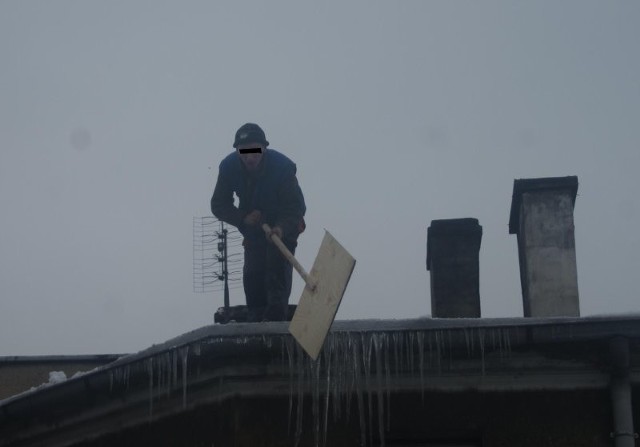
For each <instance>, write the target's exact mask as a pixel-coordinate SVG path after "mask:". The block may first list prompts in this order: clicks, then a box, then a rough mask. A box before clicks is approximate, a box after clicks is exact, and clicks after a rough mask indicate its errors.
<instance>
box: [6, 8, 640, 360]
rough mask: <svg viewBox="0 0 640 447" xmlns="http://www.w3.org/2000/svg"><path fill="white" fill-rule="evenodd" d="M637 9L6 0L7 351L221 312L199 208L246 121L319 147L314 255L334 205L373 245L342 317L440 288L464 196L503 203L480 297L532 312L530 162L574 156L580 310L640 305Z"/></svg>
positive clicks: (134, 345)
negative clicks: (434, 252) (524, 198)
mask: <svg viewBox="0 0 640 447" xmlns="http://www.w3.org/2000/svg"><path fill="white" fill-rule="evenodd" d="M638 23H640V3H639V2H637V1H634V0H628V1H606V2H605V1H588V0H576V1H555V0H554V1H537V2H515V1H513V2H511V1H503V2H493V1H492V2H489V1H455V2H452V1H387V2H379V1H329V2H305V1H288V2H282V1H270V2H259V1H255V2H254V1H251V2H249V1H220V2H210V1H171V2H170V1H156V0H153V1H152V0H148V1H129V0H127V1H124V0H123V1H117V0H116V1H80V0H77V1H71V0H57V1H45V0H42V1H35V0H24V1H18V0H0V64H1V67H2V69H1V70H0V355H37V354H84V353H87V354H88V353H108V352H133V351H137V350H140V349H143V348H145V347H147V346H150V345H151V344H154V343H159V342H162V341H164V340H166V339H168V338H171V337H173V336H176V335H179V334H181V333H184V332H187V331H189V330H191V329H194V328H196V327H200V326H202V325H206V324H210V323H211V322H212V321H213V313H214V311H215V309H216V308H217V307H219V306H221V305H222V296H220V295H217V296H214V295H213V294H196V293H193V290H192V218H193V217H194V216H206V215H209V214H210V211H209V199H210V195H211V192H212V189H213V185H214V183H215V179H216V175H217V166H218V163H219V161H220V160H221V159H222V158H223V157H224V156H225V155H226V154H227V153H229V152H230V151H231V150H232V147H231V145H232V141H233V135H234V133H235V131H236V129H237V128H238V127H239V126H240V125H242V124H243V123H245V122H247V121H251V122H257V123H259V124H260V125H261V126H262V127H263V128H264V129H265V131H266V133H267V138H268V140H269V141H270V142H271V146H272V147H273V148H277V149H279V150H281V151H282V152H284V153H285V154H287V155H288V156H290V157H291V158H292V159H294V161H296V163H297V165H298V177H299V180H300V183H301V186H302V188H303V191H304V193H305V197H306V201H307V205H308V214H307V224H308V228H307V232H306V233H304V234H303V236H302V237H301V239H300V246H299V250H298V255H299V256H298V257H299V259H300V261H301V262H302V264H303V265H305V266H307V268H310V267H311V265H312V263H313V259H314V258H315V255H316V252H317V250H318V247H319V245H320V241H321V238H322V235H323V228H326V229H328V230H330V231H331V232H332V234H334V236H335V237H336V238H337V239H338V240H339V241H340V242H341V243H342V244H343V245H344V246H345V247H346V248H347V249H348V250H349V251H350V252H351V253H352V254H353V256H354V257H355V258H356V259H357V265H356V270H355V272H354V274H353V276H352V279H351V283H350V285H349V287H348V289H347V293H346V294H345V297H344V300H343V303H342V306H341V308H340V311H339V313H338V316H337V318H339V319H351V318H412V317H417V316H422V315H427V314H429V313H430V301H429V299H430V298H429V280H428V275H427V271H426V269H425V255H426V248H425V244H426V231H427V227H428V226H429V224H430V222H431V221H432V220H434V219H446V218H457V217H476V218H478V219H479V221H480V224H481V225H482V226H483V230H484V235H483V239H482V248H481V251H480V283H481V284H480V287H481V301H482V314H483V316H487V317H513V316H522V299H521V292H520V283H519V276H518V262H517V247H516V238H515V236H513V235H509V234H508V227H507V224H508V219H509V207H510V204H511V192H512V187H513V180H514V179H515V178H532V177H547V176H565V175H577V176H578V177H579V181H580V187H579V190H578V199H577V202H576V209H575V223H576V246H577V256H578V280H579V288H580V306H581V311H582V314H583V315H593V314H603V313H624V312H638V311H640V303H639V301H638V296H637V276H638V272H639V271H640V257H639V256H638V254H639V253H640V232H638V228H639V227H640V207H639V205H638V195H637V194H638V191H639V190H640V176H638V173H637V170H638V168H639V167H640V57H639V56H638V48H639V46H640V26H638ZM301 287H302V282H301V281H300V280H299V279H297V278H296V280H295V283H294V291H293V293H292V297H291V302H292V303H296V302H297V301H298V298H299V296H300V292H301ZM231 301H232V304H242V303H244V296H243V294H242V292H241V291H234V293H232V296H231Z"/></svg>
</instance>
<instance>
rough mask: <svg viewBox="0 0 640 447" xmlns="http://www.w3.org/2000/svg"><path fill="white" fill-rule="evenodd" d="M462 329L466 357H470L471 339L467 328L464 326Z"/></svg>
mask: <svg viewBox="0 0 640 447" xmlns="http://www.w3.org/2000/svg"><path fill="white" fill-rule="evenodd" d="M462 331H463V333H464V341H465V343H466V344H467V358H471V340H470V339H469V338H470V337H469V330H468V329H467V328H464V329H463V330H462Z"/></svg>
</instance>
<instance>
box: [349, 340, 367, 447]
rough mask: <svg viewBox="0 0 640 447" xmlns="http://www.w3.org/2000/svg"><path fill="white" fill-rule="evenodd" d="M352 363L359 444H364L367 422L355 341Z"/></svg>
mask: <svg viewBox="0 0 640 447" xmlns="http://www.w3.org/2000/svg"><path fill="white" fill-rule="evenodd" d="M352 352H353V360H352V361H353V365H354V371H353V372H354V378H355V386H356V394H357V396H356V397H357V401H358V414H359V416H360V445H361V446H363V447H364V446H366V443H367V423H366V419H365V410H364V398H363V391H362V386H361V385H360V380H358V379H357V378H358V377H361V374H360V363H361V361H362V354H361V347H360V346H358V344H357V343H353V351H352Z"/></svg>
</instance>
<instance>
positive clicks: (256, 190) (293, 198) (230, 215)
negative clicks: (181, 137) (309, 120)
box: [211, 149, 306, 240]
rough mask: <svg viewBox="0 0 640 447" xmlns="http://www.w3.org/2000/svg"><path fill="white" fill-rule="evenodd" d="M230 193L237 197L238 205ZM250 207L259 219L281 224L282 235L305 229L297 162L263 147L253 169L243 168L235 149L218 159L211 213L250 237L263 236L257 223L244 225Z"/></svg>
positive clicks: (293, 235) (304, 207)
mask: <svg viewBox="0 0 640 447" xmlns="http://www.w3.org/2000/svg"><path fill="white" fill-rule="evenodd" d="M233 193H235V194H236V195H237V196H238V199H239V203H238V206H237V207H236V206H235V205H234V198H233ZM253 210H259V211H260V212H261V213H262V222H266V223H268V224H269V225H271V226H276V225H277V226H280V227H281V228H282V230H283V232H284V235H285V237H287V236H290V237H293V238H295V237H297V235H298V233H300V232H301V231H302V230H303V229H304V220H303V216H304V213H305V211H306V206H305V203H304V196H303V195H302V191H301V189H300V186H299V185H298V179H297V178H296V165H295V163H294V162H292V161H291V160H290V159H289V158H287V157H286V156H285V155H283V154H281V153H280V152H278V151H275V150H273V149H267V150H266V152H265V154H264V156H263V157H262V161H261V163H260V167H259V170H258V171H257V172H255V173H249V172H248V171H247V170H246V168H245V167H244V165H243V164H242V161H241V160H240V157H239V156H238V154H237V153H235V152H233V153H231V154H229V155H228V156H227V157H225V159H224V160H222V162H221V163H220V171H219V173H218V181H217V182H216V186H215V189H214V191H213V196H212V197H211V211H212V212H213V214H214V216H216V217H217V218H218V219H220V220H222V221H224V222H227V223H228V224H230V225H234V226H235V227H237V228H238V229H239V230H240V232H241V233H242V234H243V235H244V237H245V238H247V239H249V240H251V239H257V238H261V239H262V240H265V235H264V231H263V230H262V228H260V226H256V227H246V226H245V225H244V224H243V223H242V221H243V219H244V217H245V216H246V215H247V214H249V213H250V212H251V211H253Z"/></svg>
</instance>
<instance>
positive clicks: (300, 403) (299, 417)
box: [294, 344, 305, 446]
mask: <svg viewBox="0 0 640 447" xmlns="http://www.w3.org/2000/svg"><path fill="white" fill-rule="evenodd" d="M304 355H305V354H304V352H302V348H301V347H300V345H299V344H296V360H297V370H298V408H297V414H296V436H295V444H294V445H295V446H298V445H299V444H300V440H301V439H302V416H303V414H302V409H303V407H304V369H305V368H304V363H305V362H304V361H305V358H304Z"/></svg>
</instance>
